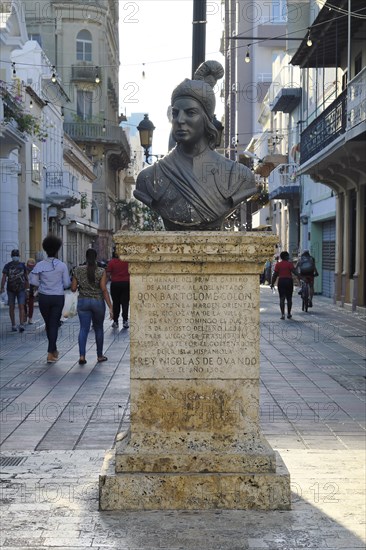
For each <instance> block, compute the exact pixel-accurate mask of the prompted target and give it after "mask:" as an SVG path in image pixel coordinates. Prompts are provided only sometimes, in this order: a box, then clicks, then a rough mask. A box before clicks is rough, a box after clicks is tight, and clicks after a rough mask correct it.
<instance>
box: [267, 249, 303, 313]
mask: <svg viewBox="0 0 366 550" xmlns="http://www.w3.org/2000/svg"><path fill="white" fill-rule="evenodd" d="M280 259H281V261H280V262H277V263H276V265H275V267H274V272H273V275H272V282H271V288H273V287H274V284H275V282H276V280H277V277H278V284H277V288H278V294H279V295H280V309H281V319H282V320H283V319H284V318H285V302H287V319H291V317H292V315H291V309H292V293H293V290H294V282H293V279H292V275H295V276H296V275H297V273H296V270H295V266H294V264H293V263H292V262H291V261H290V255H289V253H288V252H287V251H285V250H284V251H283V252H281V254H280Z"/></svg>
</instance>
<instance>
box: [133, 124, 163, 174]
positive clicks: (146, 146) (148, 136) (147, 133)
mask: <svg viewBox="0 0 366 550" xmlns="http://www.w3.org/2000/svg"><path fill="white" fill-rule="evenodd" d="M137 129H138V131H139V134H140V143H141V147H142V148H143V150H144V153H145V160H146V162H147V164H151V162H150V161H149V159H151V158H152V157H155V158H156V159H159V158H161V157H162V155H152V154H151V153H150V147H151V146H152V140H153V135H154V130H155V126H154V124H153V123H152V122H151V120H150V119H149V115H148V114H145V115H144V119H143V120H141V122H140V123H139V125H138V126H137Z"/></svg>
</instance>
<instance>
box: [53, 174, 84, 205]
mask: <svg viewBox="0 0 366 550" xmlns="http://www.w3.org/2000/svg"><path fill="white" fill-rule="evenodd" d="M77 195H78V179H77V178H76V177H75V176H73V175H72V174H71V173H70V172H67V171H64V172H61V171H57V172H48V171H47V172H46V197H47V198H50V199H65V198H68V197H74V196H77Z"/></svg>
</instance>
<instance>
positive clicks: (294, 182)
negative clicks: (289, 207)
mask: <svg viewBox="0 0 366 550" xmlns="http://www.w3.org/2000/svg"><path fill="white" fill-rule="evenodd" d="M298 169H299V166H298V164H296V163H290V164H279V165H278V166H277V167H276V168H275V169H274V170H272V172H271V173H270V175H269V177H268V191H269V198H270V200H272V199H290V198H292V197H294V196H297V195H299V193H300V178H299V177H298V175H297V171H298Z"/></svg>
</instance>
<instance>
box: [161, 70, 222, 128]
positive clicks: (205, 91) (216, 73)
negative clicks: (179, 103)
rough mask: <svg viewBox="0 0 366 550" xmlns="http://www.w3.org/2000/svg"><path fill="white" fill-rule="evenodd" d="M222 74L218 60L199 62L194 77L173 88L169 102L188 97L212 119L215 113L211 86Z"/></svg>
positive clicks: (213, 94)
mask: <svg viewBox="0 0 366 550" xmlns="http://www.w3.org/2000/svg"><path fill="white" fill-rule="evenodd" d="M223 76H224V69H223V67H222V65H221V64H220V63H219V62H218V61H205V62H204V63H201V65H200V66H199V67H198V69H197V70H196V72H195V73H194V79H193V80H190V79H189V78H186V79H185V80H183V82H181V83H180V84H178V86H177V87H176V88H175V89H174V90H173V93H172V98H171V104H172V105H174V102H175V101H176V100H177V99H178V98H181V97H190V98H192V99H195V100H196V101H198V103H200V105H201V106H202V107H203V109H204V110H205V112H206V114H207V115H208V117H209V118H210V120H212V117H213V115H214V113H215V106H216V100H215V93H214V91H213V87H214V86H215V84H216V82H217V80H219V79H220V78H222V77H223Z"/></svg>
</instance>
